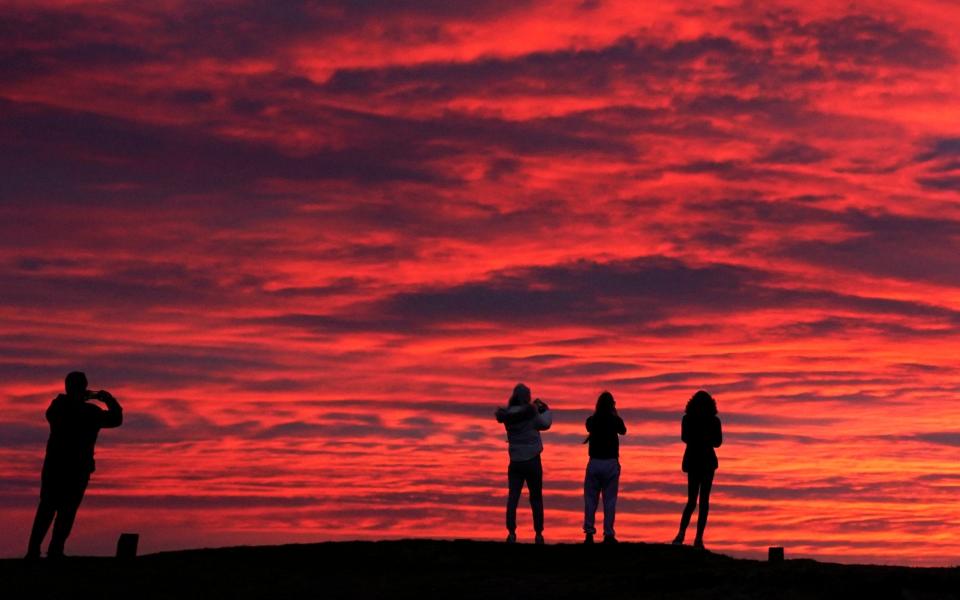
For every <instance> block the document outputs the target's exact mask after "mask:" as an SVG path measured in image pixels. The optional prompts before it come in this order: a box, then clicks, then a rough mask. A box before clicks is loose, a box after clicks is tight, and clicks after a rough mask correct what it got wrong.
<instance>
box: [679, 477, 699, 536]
mask: <svg viewBox="0 0 960 600" xmlns="http://www.w3.org/2000/svg"><path fill="white" fill-rule="evenodd" d="M699 491H700V479H699V478H698V477H697V474H696V473H694V472H692V471H691V472H690V473H687V504H686V506H684V507H683V515H681V517H680V531H679V532H677V537H676V539H674V540H673V541H674V543H676V544H680V543H683V538H684V536H686V535H687V525H689V524H690V516H691V515H693V509H694V508H696V507H697V494H698V493H699Z"/></svg>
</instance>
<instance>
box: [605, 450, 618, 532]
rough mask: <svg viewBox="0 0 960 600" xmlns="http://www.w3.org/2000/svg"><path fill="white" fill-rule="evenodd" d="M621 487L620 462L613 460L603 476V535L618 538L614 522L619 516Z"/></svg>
mask: <svg viewBox="0 0 960 600" xmlns="http://www.w3.org/2000/svg"><path fill="white" fill-rule="evenodd" d="M619 487H620V462H619V461H612V462H611V464H609V465H608V466H607V469H606V472H605V473H604V477H603V537H605V538H614V539H615V538H616V532H615V531H614V529H613V522H614V520H615V519H616V518H617V489H618V488H619Z"/></svg>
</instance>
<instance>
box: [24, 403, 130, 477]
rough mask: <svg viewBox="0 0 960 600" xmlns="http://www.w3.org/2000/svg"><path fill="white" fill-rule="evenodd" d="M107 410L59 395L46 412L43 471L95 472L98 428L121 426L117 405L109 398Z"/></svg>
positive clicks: (120, 415) (121, 421)
mask: <svg viewBox="0 0 960 600" xmlns="http://www.w3.org/2000/svg"><path fill="white" fill-rule="evenodd" d="M105 402H106V404H107V410H103V409H102V408H100V407H99V406H96V405H95V404H92V403H90V402H86V401H83V400H81V399H78V398H71V397H69V396H67V395H65V394H60V395H59V396H57V397H56V398H54V400H53V402H51V403H50V408H48V409H47V415H46V416H47V421H49V422H50V437H49V439H48V440H47V455H46V457H45V458H44V461H43V470H44V472H47V473H76V474H85V475H89V474H90V473H93V472H94V471H95V470H96V463H95V462H94V459H93V448H94V445H96V443H97V434H98V433H99V432H100V429H103V428H110V427H119V426H120V425H121V423H123V409H122V408H121V407H120V403H119V402H117V401H116V400H115V399H113V398H110V399H109V400H107V401H105Z"/></svg>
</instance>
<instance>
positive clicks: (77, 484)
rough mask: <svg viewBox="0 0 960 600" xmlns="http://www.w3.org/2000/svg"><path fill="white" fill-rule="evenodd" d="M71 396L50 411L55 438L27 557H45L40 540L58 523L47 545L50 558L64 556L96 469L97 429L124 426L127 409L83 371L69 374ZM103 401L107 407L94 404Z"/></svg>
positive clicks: (50, 445)
mask: <svg viewBox="0 0 960 600" xmlns="http://www.w3.org/2000/svg"><path fill="white" fill-rule="evenodd" d="M65 387H66V392H67V393H66V394H60V395H59V396H57V397H56V398H54V400H53V402H51V403H50V408H48V409H47V415H46V416H47V421H49V422H50V438H49V439H48V440H47V454H46V457H45V458H44V460H43V471H42V473H41V476H40V505H39V506H38V507H37V516H36V517H35V518H34V520H33V529H32V531H31V532H30V543H29V546H28V548H27V556H26V558H30V559H33V558H39V557H40V544H41V543H42V542H43V538H44V537H45V536H46V535H47V530H48V529H50V523H51V522H53V520H54V516H56V522H55V523H54V524H53V535H52V536H51V538H50V545H49V546H47V557H48V558H62V557H63V545H64V543H65V542H66V541H67V536H69V535H70V529H72V528H73V520H74V518H75V517H76V516H77V509H78V508H80V501H81V500H83V494H84V492H85V491H86V489H87V483H88V482H89V481H90V474H91V473H93V471H94V470H95V465H94V461H93V447H94V445H95V444H96V443H97V433H98V432H99V431H100V429H102V428H105V427H119V426H120V424H121V423H122V422H123V409H122V408H121V407H120V404H119V403H118V402H117V400H116V399H115V398H114V397H113V396H112V395H110V393H109V392H107V391H105V390H100V391H99V392H92V391H89V390H87V376H86V375H84V374H83V373H81V372H79V371H74V372H72V373H70V374H68V375H67V377H66V381H65ZM91 400H99V401H100V402H103V404H105V405H106V407H107V410H103V409H102V408H100V407H99V406H96V405H95V404H92V403H91V402H90V401H91Z"/></svg>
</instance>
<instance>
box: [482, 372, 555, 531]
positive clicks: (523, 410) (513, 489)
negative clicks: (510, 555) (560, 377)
mask: <svg viewBox="0 0 960 600" xmlns="http://www.w3.org/2000/svg"><path fill="white" fill-rule="evenodd" d="M496 417H497V422H498V423H503V426H504V428H506V430H507V441H508V442H509V444H510V466H509V467H508V468H507V483H508V485H509V494H508V495H507V531H508V532H509V534H508V535H507V543H510V544H512V543H514V542H516V541H517V504H519V503H520V492H521V490H522V489H523V484H524V482H526V484H527V491H528V493H529V494H530V508H531V509H533V530H534V532H536V538H535V541H536V543H537V544H543V543H544V541H543V465H542V464H541V462H540V453H541V452H543V442H542V441H541V440H540V432H541V431H544V430H547V429H550V425H551V424H552V423H553V415H552V414H551V412H550V409H549V407H547V405H546V403H545V402H542V401H541V400H540V399H539V398H537V399H536V400H534V401H533V402H531V401H530V388H528V387H527V386H525V385H523V384H522V383H518V384H517V385H516V387H514V388H513V394H512V395H511V396H510V401H509V403H508V405H507V406H506V407H505V408H498V409H497V412H496Z"/></svg>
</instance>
